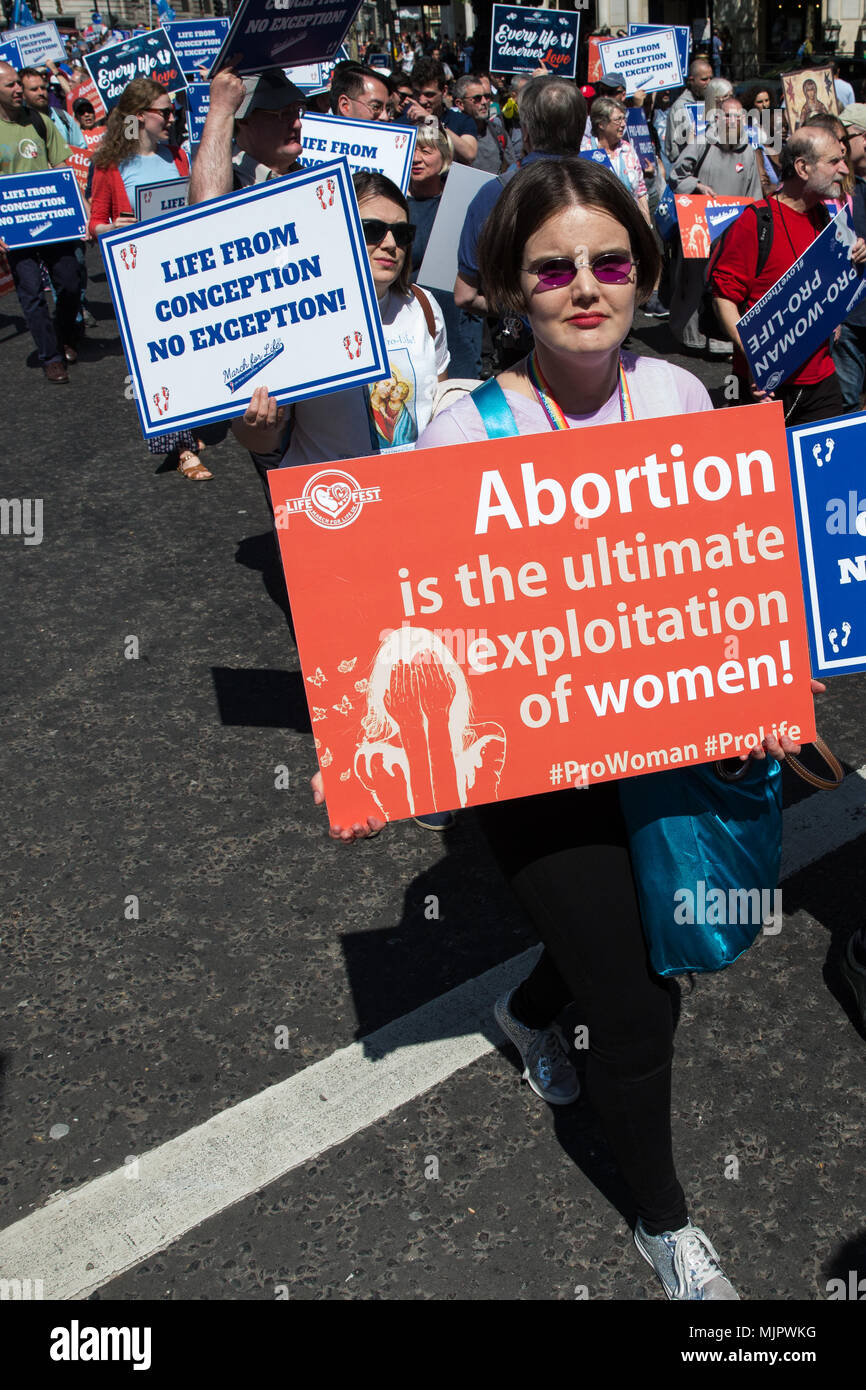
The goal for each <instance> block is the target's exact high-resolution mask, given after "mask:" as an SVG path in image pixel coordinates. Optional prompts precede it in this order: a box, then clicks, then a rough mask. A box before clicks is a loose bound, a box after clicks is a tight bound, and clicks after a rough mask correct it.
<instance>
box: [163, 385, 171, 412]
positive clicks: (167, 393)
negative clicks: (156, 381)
mask: <svg viewBox="0 0 866 1390" xmlns="http://www.w3.org/2000/svg"><path fill="white" fill-rule="evenodd" d="M168 397H169V389H168V387H167V386H163V388H162V399H163V400H164V401H165V413H166V415H167V414H168Z"/></svg>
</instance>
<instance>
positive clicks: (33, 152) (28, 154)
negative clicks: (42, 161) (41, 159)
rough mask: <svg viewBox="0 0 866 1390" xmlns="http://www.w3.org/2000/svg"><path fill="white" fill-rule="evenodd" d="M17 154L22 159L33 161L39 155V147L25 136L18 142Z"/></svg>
mask: <svg viewBox="0 0 866 1390" xmlns="http://www.w3.org/2000/svg"><path fill="white" fill-rule="evenodd" d="M18 153H19V154H20V156H21V158H22V159H35V158H36V156H37V155H38V153H39V146H38V145H37V144H36V141H35V140H30V139H28V137H26V136H25V138H24V139H23V140H19V141H18Z"/></svg>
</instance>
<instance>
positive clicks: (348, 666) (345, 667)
mask: <svg viewBox="0 0 866 1390" xmlns="http://www.w3.org/2000/svg"><path fill="white" fill-rule="evenodd" d="M357 664H358V658H357V657H356V656H353V657H352V659H351V661H341V662H340V664H339V666H338V667H337V670H338V671H342V672H343V674H344V675H345V674H346V672H347V671H354V669H355V667H356V665H357Z"/></svg>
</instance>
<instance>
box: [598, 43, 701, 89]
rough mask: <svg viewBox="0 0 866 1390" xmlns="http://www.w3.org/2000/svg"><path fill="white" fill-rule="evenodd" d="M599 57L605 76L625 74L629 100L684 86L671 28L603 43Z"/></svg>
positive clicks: (599, 49)
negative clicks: (634, 95) (638, 93)
mask: <svg viewBox="0 0 866 1390" xmlns="http://www.w3.org/2000/svg"><path fill="white" fill-rule="evenodd" d="M598 54H599V57H600V59H601V70H602V72H603V73H605V74H607V73H609V72H619V73H622V77H623V80H624V82H625V91H626V96H631V95H632V94H633V93H634V92H640V91H643V92H661V91H664V89H665V88H666V87H681V86H682V85H683V69H682V64H681V63H680V55H679V49H678V47H677V36H676V34H675V33H674V31H673V29H671V28H666V29H656V30H655V31H654V33H652V34H638V35H636V36H635V37H634V38H631V39H603V40H602V42H601V43H600V44H599V45H598Z"/></svg>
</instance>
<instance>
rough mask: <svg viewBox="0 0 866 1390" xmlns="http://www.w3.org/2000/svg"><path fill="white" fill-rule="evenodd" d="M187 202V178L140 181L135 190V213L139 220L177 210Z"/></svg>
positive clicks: (150, 218)
mask: <svg viewBox="0 0 866 1390" xmlns="http://www.w3.org/2000/svg"><path fill="white" fill-rule="evenodd" d="M188 202H189V179H166V180H165V182H164V183H140V184H139V185H138V186H137V188H136V190H135V215H136V217H137V218H138V220H139V222H150V221H152V219H153V218H154V217H164V216H165V214H166V213H167V212H177V210H178V208H185V207H186V205H187V203H188Z"/></svg>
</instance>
